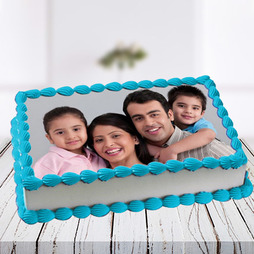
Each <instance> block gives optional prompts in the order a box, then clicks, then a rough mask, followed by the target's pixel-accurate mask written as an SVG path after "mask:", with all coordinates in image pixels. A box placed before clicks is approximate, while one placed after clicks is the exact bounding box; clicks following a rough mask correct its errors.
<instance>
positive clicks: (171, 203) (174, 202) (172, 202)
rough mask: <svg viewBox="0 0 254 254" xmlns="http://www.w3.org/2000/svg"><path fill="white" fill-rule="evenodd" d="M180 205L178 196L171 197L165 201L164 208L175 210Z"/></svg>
mask: <svg viewBox="0 0 254 254" xmlns="http://www.w3.org/2000/svg"><path fill="white" fill-rule="evenodd" d="M179 205H180V198H179V197H178V196H176V195H170V196H167V197H165V198H164V199H163V206H165V207H169V208H174V207H177V206H179Z"/></svg>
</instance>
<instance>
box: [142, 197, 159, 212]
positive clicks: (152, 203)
mask: <svg viewBox="0 0 254 254" xmlns="http://www.w3.org/2000/svg"><path fill="white" fill-rule="evenodd" d="M161 207H162V200H161V199H160V198H149V199H147V200H146V201H145V208H146V209H148V210H157V209H159V208H161Z"/></svg>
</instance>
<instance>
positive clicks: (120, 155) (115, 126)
mask: <svg viewBox="0 0 254 254" xmlns="http://www.w3.org/2000/svg"><path fill="white" fill-rule="evenodd" d="M88 145H89V146H90V147H91V148H92V149H94V151H96V153H97V154H98V155H99V156H101V157H102V158H103V159H105V160H106V161H108V162H109V164H110V166H111V168H115V167H117V166H126V167H132V166H133V165H134V164H148V163H149V162H151V161H152V157H151V156H150V155H149V152H148V150H147V147H146V144H145V143H144V140H143V139H142V138H141V136H140V135H139V133H138V132H137V131H136V129H135V127H134V125H133V124H132V122H131V121H129V119H128V118H127V117H126V116H125V115H122V114H117V113H107V114H103V115H100V116H97V117H96V118H94V120H93V121H92V122H91V124H90V125H89V127H88Z"/></svg>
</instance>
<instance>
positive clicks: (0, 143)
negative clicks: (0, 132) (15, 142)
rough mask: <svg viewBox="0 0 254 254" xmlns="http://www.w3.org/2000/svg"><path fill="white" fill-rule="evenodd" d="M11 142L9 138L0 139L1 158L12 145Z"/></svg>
mask: <svg viewBox="0 0 254 254" xmlns="http://www.w3.org/2000/svg"><path fill="white" fill-rule="evenodd" d="M10 141H11V139H10V138H9V137H7V138H1V139H0V157H1V155H2V154H3V153H4V151H5V150H6V149H7V148H8V147H9V146H10V145H11V143H10Z"/></svg>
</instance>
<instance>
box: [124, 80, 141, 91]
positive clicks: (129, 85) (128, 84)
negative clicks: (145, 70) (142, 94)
mask: <svg viewBox="0 0 254 254" xmlns="http://www.w3.org/2000/svg"><path fill="white" fill-rule="evenodd" d="M123 88H125V89H128V90H136V89H138V83H137V82H135V81H128V82H125V83H123Z"/></svg>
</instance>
